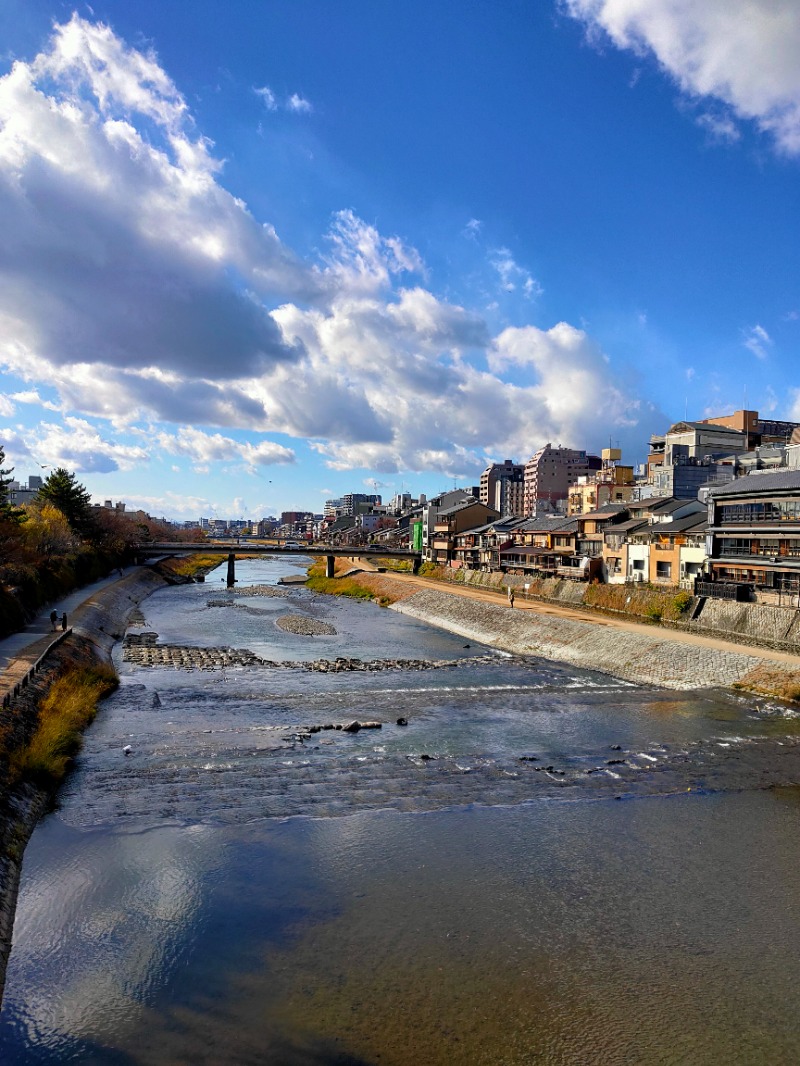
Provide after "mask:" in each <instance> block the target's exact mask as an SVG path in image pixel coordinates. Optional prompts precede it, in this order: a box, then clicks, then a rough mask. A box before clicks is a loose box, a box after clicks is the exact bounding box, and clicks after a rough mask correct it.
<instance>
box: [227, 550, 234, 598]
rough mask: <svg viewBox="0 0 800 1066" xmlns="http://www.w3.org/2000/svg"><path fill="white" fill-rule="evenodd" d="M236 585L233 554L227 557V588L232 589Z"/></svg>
mask: <svg viewBox="0 0 800 1066" xmlns="http://www.w3.org/2000/svg"><path fill="white" fill-rule="evenodd" d="M235 584H236V556H235V555H234V554H233V552H231V553H230V555H229V556H228V588H229V589H232V588H233V586H234V585H235Z"/></svg>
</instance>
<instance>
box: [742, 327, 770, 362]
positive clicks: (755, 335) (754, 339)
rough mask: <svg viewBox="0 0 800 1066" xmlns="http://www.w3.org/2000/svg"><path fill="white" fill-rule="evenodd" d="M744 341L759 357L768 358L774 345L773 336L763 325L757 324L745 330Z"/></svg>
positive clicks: (746, 346)
mask: <svg viewBox="0 0 800 1066" xmlns="http://www.w3.org/2000/svg"><path fill="white" fill-rule="evenodd" d="M742 343H743V344H744V346H745V348H747V349H748V350H749V351H751V352H752V353H753V355H754V356H755V357H756V358H757V359H766V358H767V355H768V354H769V348H771V347H772V338H771V337H770V335H769V333H767V331H766V330H765V329H764V327H763V326H759V325H755V326H751V327H750V329H748V330H745V331H744V340H743V341H742Z"/></svg>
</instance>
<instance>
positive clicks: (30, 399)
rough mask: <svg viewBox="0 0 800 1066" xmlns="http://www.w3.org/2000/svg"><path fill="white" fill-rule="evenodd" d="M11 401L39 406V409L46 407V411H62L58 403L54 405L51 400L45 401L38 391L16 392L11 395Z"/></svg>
mask: <svg viewBox="0 0 800 1066" xmlns="http://www.w3.org/2000/svg"><path fill="white" fill-rule="evenodd" d="M11 399H12V400H14V401H15V402H16V403H29V404H38V406H39V407H44V408H45V410H46V411H60V410H61V408H60V407H59V405H58V404H57V403H53V402H52V401H51V400H43V399H42V398H41V396H40V395H39V393H38V392H37V391H36V389H28V390H26V391H25V392H14V393H12V394H11Z"/></svg>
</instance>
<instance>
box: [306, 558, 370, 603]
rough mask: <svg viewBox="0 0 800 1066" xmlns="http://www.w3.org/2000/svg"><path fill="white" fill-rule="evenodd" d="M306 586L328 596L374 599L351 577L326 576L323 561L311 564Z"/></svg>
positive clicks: (367, 590) (368, 591) (366, 589)
mask: <svg viewBox="0 0 800 1066" xmlns="http://www.w3.org/2000/svg"><path fill="white" fill-rule="evenodd" d="M306 586H307V587H308V588H310V589H311V590H312V591H313V592H322V593H325V594H326V595H328V596H349V597H350V598H351V599H353V600H371V599H374V597H373V595H372V593H371V592H370V590H369V589H368V588H366V587H365V586H364V585H362V584H360V583H359V582H358V581H356V580H355V579H354V578H352V577H326V576H325V563H324V562H314V563H312V564H311V566H310V567H309V568H308V578H307V580H306Z"/></svg>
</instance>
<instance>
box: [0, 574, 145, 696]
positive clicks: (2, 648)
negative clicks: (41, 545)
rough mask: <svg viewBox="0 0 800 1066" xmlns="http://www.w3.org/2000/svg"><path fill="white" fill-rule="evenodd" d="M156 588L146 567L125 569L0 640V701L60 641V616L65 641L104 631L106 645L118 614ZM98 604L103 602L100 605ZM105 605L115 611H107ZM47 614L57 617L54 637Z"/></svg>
mask: <svg viewBox="0 0 800 1066" xmlns="http://www.w3.org/2000/svg"><path fill="white" fill-rule="evenodd" d="M159 584H160V582H159V581H158V579H157V578H154V577H153V575H152V574H151V573H150V571H149V570H148V569H147V568H146V567H129V568H128V569H127V570H126V571H124V574H123V576H122V577H120V576H119V575H118V574H117V573H114V574H113V575H112V576H110V577H107V578H103V579H102V580H100V581H95V582H94V583H93V584H91V585H84V587H83V588H81V589H76V590H75V591H74V592H71V593H69V594H68V595H66V596H64V597H62V598H61V599H59V600H58V601H56V602H53V603H50V604H48V605H47V606H46V607H45V608H44V609H43V610H42V612H41V613H40V614H39V615H37V616H36V618H35V619H34V620H33V621H32V622H30V623H29V624H28V625H27V626H26V627H25V628H24V629H23V630H20V632H19V633H12V634H11V635H10V636H8V637H5V638H3V639H2V640H0V700H2V698H3V696H5V695H6V693H7V692H12V691H13V689H14V686H15V685H17V684H19V683H20V682H21V681H22V679H23V678H24V677H25V676H26V675H27V674H28V673H29V672H30V670H31V667H32V666H33V665H34V663H36V662H37V661H38V660H39V659H40V658H41V657H42V655H44V654H46V652H47V651H48V649H49V648H51V647H52V646H53V645H54V644H57V643H59V642H60V640H61V639H62V638H63V637H64V633H63V632H62V630H61V616H62V615H63V614H66V615H67V626H68V630H67V636H68V637H73V635H74V636H75V637H77V638H78V639H87V638H88V639H91V640H93V641H96V640H97V638H98V637H99V636H100V635H101V634H100V632H99V631H101V630H106V632H104V633H103V634H102V636H103V643H104V644H110V643H113V639H114V638H113V636H112V634H111V632H110V630H111V628H112V626H111V625H110V624H109V623H110V622H111V621H112V620H113V621H114V622H117V621H118V619H117V618H116V617H115V616H116V614H117V613H118V611H120V610H124V609H125V608H127V607H128V605H129V604H130V603H131V602H132V601H133V600H135V599H136V600H138V599H141V598H143V597H144V596H145V595H148V594H149V593H150V592H152V591H153V588H154V587H156V586H157V585H159ZM140 585H141V586H142V587H141V588H139V586H140ZM112 586H115V588H112ZM104 590H108V591H104ZM102 600H105V601H107V602H106V603H105V604H103V603H102V602H101V601H102ZM115 601H118V602H117V603H115ZM109 605H113V606H115V607H117V608H118V610H113V609H112V610H111V611H110V610H109ZM51 611H55V612H56V614H57V615H58V622H57V624H56V632H55V633H54V632H53V627H52V625H51V622H50V612H51Z"/></svg>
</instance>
